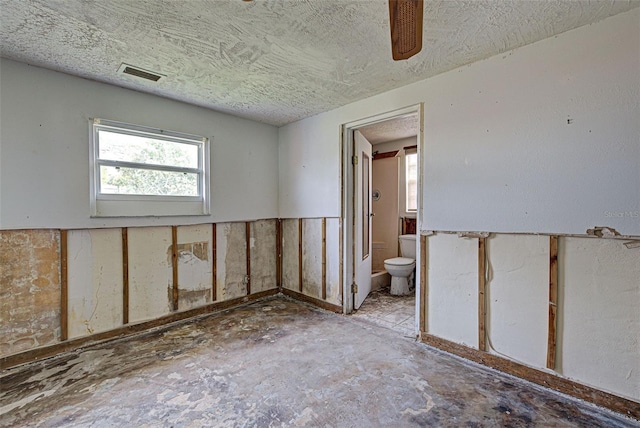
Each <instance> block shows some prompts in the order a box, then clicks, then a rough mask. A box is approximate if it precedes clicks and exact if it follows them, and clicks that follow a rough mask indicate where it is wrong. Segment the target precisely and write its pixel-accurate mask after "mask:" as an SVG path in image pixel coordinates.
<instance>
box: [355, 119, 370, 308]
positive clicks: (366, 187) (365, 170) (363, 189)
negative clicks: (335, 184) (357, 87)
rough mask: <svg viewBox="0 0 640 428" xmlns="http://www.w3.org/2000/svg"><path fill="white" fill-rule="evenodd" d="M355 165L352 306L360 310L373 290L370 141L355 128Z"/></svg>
mask: <svg viewBox="0 0 640 428" xmlns="http://www.w3.org/2000/svg"><path fill="white" fill-rule="evenodd" d="M353 153H354V154H355V156H357V163H356V165H355V178H356V179H355V189H354V195H355V197H354V199H355V210H354V216H355V221H354V227H355V242H354V246H355V261H354V264H355V266H354V272H355V283H356V284H357V290H358V291H357V292H356V293H354V296H353V307H354V309H358V308H359V307H360V305H362V302H363V301H364V299H365V298H366V297H367V296H368V295H369V292H370V291H371V259H372V256H371V217H372V214H371V143H369V141H367V139H366V138H364V136H363V135H362V134H361V133H360V131H354V150H353Z"/></svg>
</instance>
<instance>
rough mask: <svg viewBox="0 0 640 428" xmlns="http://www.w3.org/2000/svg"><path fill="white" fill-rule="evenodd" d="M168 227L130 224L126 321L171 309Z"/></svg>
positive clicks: (152, 317) (147, 317)
mask: <svg viewBox="0 0 640 428" xmlns="http://www.w3.org/2000/svg"><path fill="white" fill-rule="evenodd" d="M169 247H171V227H144V228H139V227H135V228H134V227H132V228H129V321H130V322H136V321H143V320H149V319H154V318H158V317H161V316H163V315H166V314H168V313H170V312H171V308H172V304H171V296H172V266H171V263H170V262H167V249H168V248H169Z"/></svg>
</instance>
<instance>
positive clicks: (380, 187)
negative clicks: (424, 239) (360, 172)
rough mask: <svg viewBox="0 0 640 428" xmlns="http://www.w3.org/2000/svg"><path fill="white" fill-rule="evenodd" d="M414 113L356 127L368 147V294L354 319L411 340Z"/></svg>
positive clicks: (415, 117)
mask: <svg viewBox="0 0 640 428" xmlns="http://www.w3.org/2000/svg"><path fill="white" fill-rule="evenodd" d="M417 123H418V119H417V116H416V115H409V116H406V117H402V118H397V119H391V120H389V121H386V122H382V123H380V124H374V125H370V126H368V127H365V128H362V129H360V132H361V133H362V134H363V135H364V136H365V138H367V139H368V140H369V142H371V144H372V154H373V156H372V157H373V162H372V171H371V175H372V183H371V189H372V195H371V196H372V202H371V204H372V207H371V208H372V209H371V211H372V213H373V214H374V216H373V218H372V231H371V234H372V238H371V240H372V250H371V253H372V272H371V293H370V294H369V296H368V297H367V298H366V299H365V301H364V303H363V304H362V306H361V307H360V309H359V310H358V311H357V313H356V315H357V316H360V317H364V318H367V319H369V320H370V321H371V322H374V323H376V324H378V325H383V326H385V327H388V328H391V329H393V330H396V331H398V332H400V333H402V334H403V335H405V336H408V337H413V336H414V335H415V331H414V320H415V260H416V213H417V194H418V180H417V169H418V168H417V166H418V165H417V158H418V156H417Z"/></svg>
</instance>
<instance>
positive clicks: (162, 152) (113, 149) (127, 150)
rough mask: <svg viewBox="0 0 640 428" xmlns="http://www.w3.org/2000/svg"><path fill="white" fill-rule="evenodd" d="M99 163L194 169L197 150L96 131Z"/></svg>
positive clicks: (148, 139)
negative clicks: (108, 162)
mask: <svg viewBox="0 0 640 428" xmlns="http://www.w3.org/2000/svg"><path fill="white" fill-rule="evenodd" d="M98 144H99V149H100V151H99V153H98V157H99V159H104V160H112V161H121V162H137V163H144V164H155V165H166V166H178V167H184V168H198V150H199V146H198V145H195V144H184V143H178V142H173V141H165V140H157V139H154V138H151V137H142V136H137V135H127V134H120V133H117V132H111V131H108V130H104V129H100V130H98Z"/></svg>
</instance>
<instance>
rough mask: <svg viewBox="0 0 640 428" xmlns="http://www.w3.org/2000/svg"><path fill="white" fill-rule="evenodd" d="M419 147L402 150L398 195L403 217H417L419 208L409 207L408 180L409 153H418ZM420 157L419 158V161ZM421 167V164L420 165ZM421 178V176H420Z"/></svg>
mask: <svg viewBox="0 0 640 428" xmlns="http://www.w3.org/2000/svg"><path fill="white" fill-rule="evenodd" d="M417 153H418V151H417V149H404V150H401V155H400V158H401V162H400V180H399V181H398V187H399V188H398V195H399V202H400V212H401V213H402V214H401V215H402V216H403V217H410V218H416V216H417V213H418V211H417V210H408V209H407V193H408V192H407V186H408V183H409V180H407V178H408V177H407V155H412V154H416V155H417ZM419 162H420V159H419V158H418V163H419ZM418 168H419V165H418ZM418 179H419V178H418Z"/></svg>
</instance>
